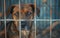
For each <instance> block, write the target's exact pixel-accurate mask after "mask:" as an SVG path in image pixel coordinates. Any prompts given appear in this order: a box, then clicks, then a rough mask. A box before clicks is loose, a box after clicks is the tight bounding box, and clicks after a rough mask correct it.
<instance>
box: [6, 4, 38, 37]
mask: <svg viewBox="0 0 60 38" xmlns="http://www.w3.org/2000/svg"><path fill="white" fill-rule="evenodd" d="M20 6H21V8H20V7H19V5H13V6H11V7H10V9H9V10H8V13H11V14H12V19H14V20H15V21H13V22H10V23H9V24H7V25H8V26H9V28H8V30H7V31H8V32H7V34H8V38H19V30H18V27H19V22H18V21H16V20H19V19H34V15H35V13H36V14H37V15H39V9H38V8H36V7H35V6H34V5H33V4H23V5H20ZM35 8H36V12H35ZM24 23H29V24H28V26H29V27H30V32H29V33H31V34H29V35H28V38H31V37H30V36H32V24H33V23H32V22H31V21H29V22H27V20H26V21H25V22H24ZM25 26H27V25H24V28H25ZM22 27H23V26H22V24H21V28H22ZM23 31H28V30H22V33H23ZM23 34H24V33H23ZM24 38H26V33H25V35H24Z"/></svg>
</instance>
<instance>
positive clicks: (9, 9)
mask: <svg viewBox="0 0 60 38" xmlns="http://www.w3.org/2000/svg"><path fill="white" fill-rule="evenodd" d="M14 8H15V6H11V7H9V8H8V9H7V12H6V15H9V14H10V13H11V14H12V13H13V9H14Z"/></svg>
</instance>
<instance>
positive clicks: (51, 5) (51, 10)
mask: <svg viewBox="0 0 60 38" xmlns="http://www.w3.org/2000/svg"><path fill="white" fill-rule="evenodd" d="M51 2H52V0H50V5H49V6H50V38H52V37H51V36H52V25H51V24H52V5H51Z"/></svg>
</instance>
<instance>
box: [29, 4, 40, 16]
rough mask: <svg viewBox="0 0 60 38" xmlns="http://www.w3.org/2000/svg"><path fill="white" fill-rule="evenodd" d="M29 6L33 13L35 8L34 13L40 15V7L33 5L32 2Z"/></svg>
mask: <svg viewBox="0 0 60 38" xmlns="http://www.w3.org/2000/svg"><path fill="white" fill-rule="evenodd" d="M30 6H31V7H32V11H33V13H34V12H35V9H36V15H37V16H38V17H39V16H40V9H39V8H37V7H35V5H33V4H30Z"/></svg>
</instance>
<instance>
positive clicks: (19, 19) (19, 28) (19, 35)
mask: <svg viewBox="0 0 60 38" xmlns="http://www.w3.org/2000/svg"><path fill="white" fill-rule="evenodd" d="M20 5H21V4H20V0H19V38H21V13H20V12H21V11H20V10H21V6H20Z"/></svg>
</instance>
